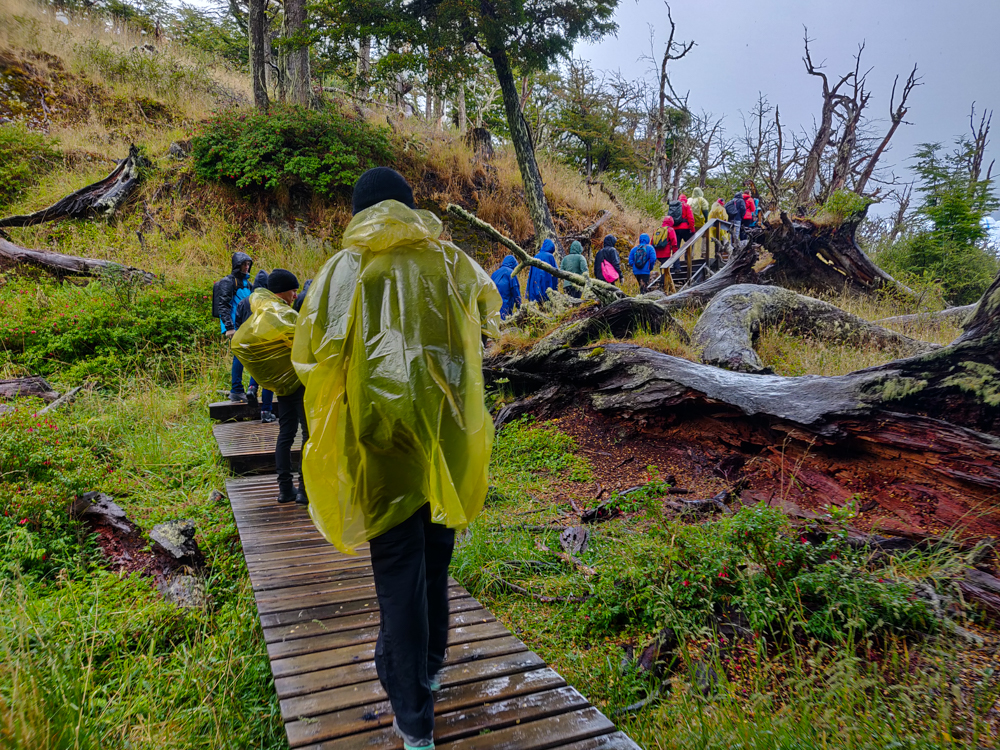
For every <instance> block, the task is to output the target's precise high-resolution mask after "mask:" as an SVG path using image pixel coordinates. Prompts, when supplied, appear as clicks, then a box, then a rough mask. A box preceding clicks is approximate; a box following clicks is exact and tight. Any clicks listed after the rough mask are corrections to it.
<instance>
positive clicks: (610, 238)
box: [604, 234, 618, 247]
mask: <svg viewBox="0 0 1000 750" xmlns="http://www.w3.org/2000/svg"><path fill="white" fill-rule="evenodd" d="M617 242H618V240H616V239H615V236H614V235H613V234H609V235H606V236H605V237H604V247H614V246H615V245H616V244H617Z"/></svg>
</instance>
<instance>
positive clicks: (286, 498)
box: [278, 490, 308, 504]
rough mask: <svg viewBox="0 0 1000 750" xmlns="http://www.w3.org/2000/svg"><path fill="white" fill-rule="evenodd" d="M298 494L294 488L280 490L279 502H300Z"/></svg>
mask: <svg viewBox="0 0 1000 750" xmlns="http://www.w3.org/2000/svg"><path fill="white" fill-rule="evenodd" d="M298 499H299V497H298V495H297V494H295V491H294V490H279V491H278V502H279V503H282V504H284V503H294V502H298ZM307 502H308V501H307Z"/></svg>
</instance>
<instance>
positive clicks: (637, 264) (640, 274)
mask: <svg viewBox="0 0 1000 750" xmlns="http://www.w3.org/2000/svg"><path fill="white" fill-rule="evenodd" d="M654 263H656V249H655V248H654V247H653V246H652V245H651V244H650V243H649V235H648V234H645V233H643V234H640V235H639V244H638V245H636V246H635V247H633V248H632V249H631V250H630V251H629V254H628V264H629V266H630V267H631V268H632V274H633V275H634V276H635V280H636V281H638V282H639V293H640V294H645V293H646V287H647V286H648V285H649V274H651V273H652V272H653V264H654Z"/></svg>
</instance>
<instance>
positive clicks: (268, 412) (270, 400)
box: [233, 270, 277, 424]
mask: <svg viewBox="0 0 1000 750" xmlns="http://www.w3.org/2000/svg"><path fill="white" fill-rule="evenodd" d="M267 288H268V286H267V271H264V270H261V271H258V272H257V278H256V279H254V282H253V291H254V292H256V291H257V290H258V289H267ZM251 296H253V294H252V293H251ZM251 313H252V311H251V309H250V297H247V298H246V299H244V300H243V301H241V302H240V303H239V304H238V305H237V306H236V315H235V316H234V318H233V323H235V324H236V330H237V331H238V330H239V329H240V326H242V325H243V324H244V323H245V322H246V321H247V319H248V318H249V317H250V315H251ZM234 357H235V355H234ZM241 380H242V378H241ZM247 403H248V404H250V405H251V406H256V405H257V381H256V380H254V377H253V373H250V387H249V388H248V389H247ZM276 419H277V417H276V416H275V414H274V392H273V391H269V390H268V389H267V388H261V391H260V421H261V422H264V423H265V424H267V423H270V422H273V421H275V420H276Z"/></svg>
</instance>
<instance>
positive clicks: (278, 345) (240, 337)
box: [231, 289, 302, 397]
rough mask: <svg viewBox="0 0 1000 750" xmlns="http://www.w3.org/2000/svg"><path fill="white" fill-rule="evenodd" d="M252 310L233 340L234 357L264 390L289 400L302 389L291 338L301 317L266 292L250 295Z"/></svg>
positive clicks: (285, 303)
mask: <svg viewBox="0 0 1000 750" xmlns="http://www.w3.org/2000/svg"><path fill="white" fill-rule="evenodd" d="M250 310H251V311H252V312H251V314H250V317H249V318H247V319H246V320H245V321H244V323H243V325H241V326H240V328H239V330H238V331H236V335H235V336H233V338H232V341H231V346H232V350H233V356H234V357H236V358H237V359H239V361H240V362H242V363H243V366H244V367H245V368H247V370H249V371H250V374H251V375H253V378H254V380H256V381H257V382H258V383H260V385H261V386H262V387H263V388H266V389H267V390H269V391H274V392H275V393H276V394H277V395H278V396H279V397H280V396H290V395H291V394H293V393H295V391H297V390H298V389H299V388H301V387H302V383H300V382H299V377H298V375H296V374H295V368H294V367H292V338H293V337H294V336H295V321H296V318H298V313H296V312H295V310H293V309H292V306H291V305H289V304H288V303H287V302H285V301H284V300H282V299H280V298H279V297H278V296H277V295H275V294H272V293H271V292H269V291H268V290H267V289H258V290H256V291H255V292H254V293H253V294H251V295H250Z"/></svg>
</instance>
